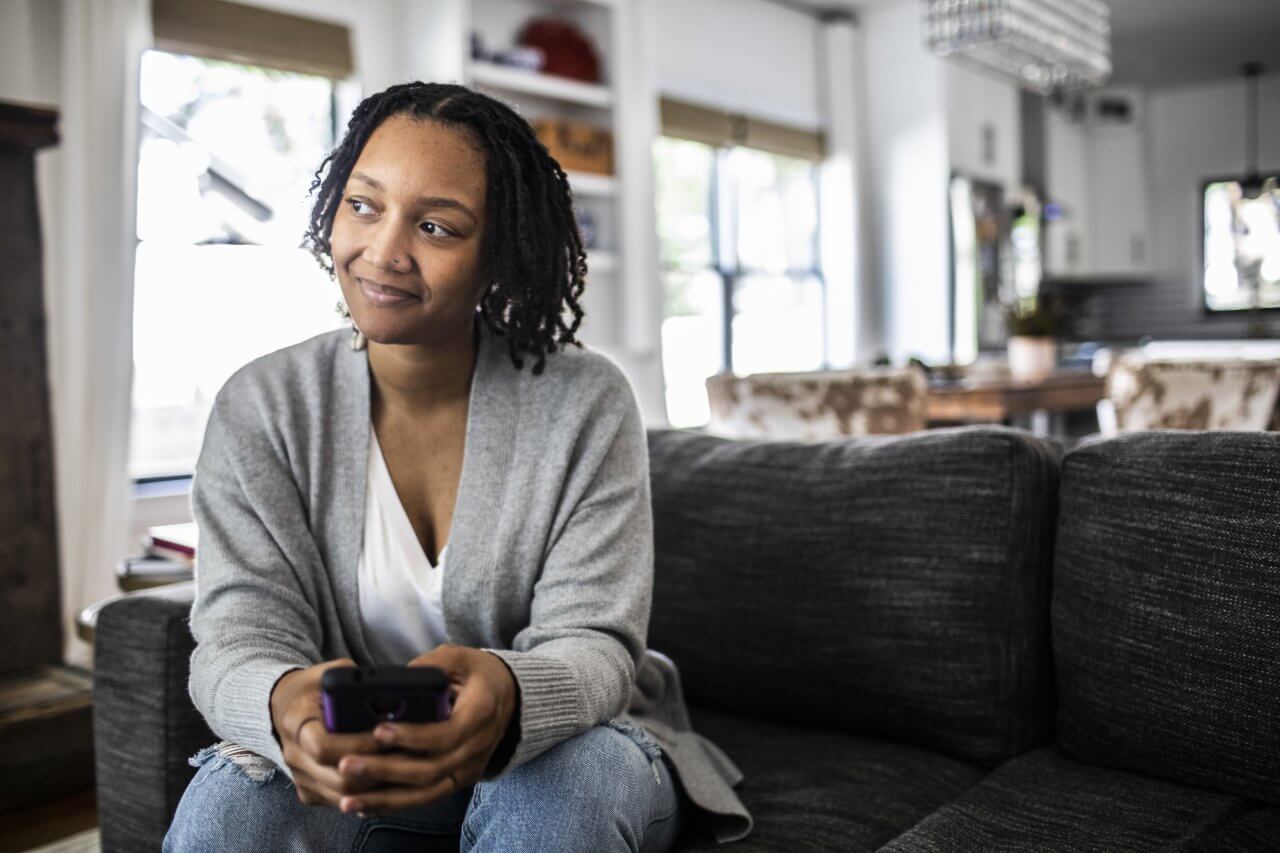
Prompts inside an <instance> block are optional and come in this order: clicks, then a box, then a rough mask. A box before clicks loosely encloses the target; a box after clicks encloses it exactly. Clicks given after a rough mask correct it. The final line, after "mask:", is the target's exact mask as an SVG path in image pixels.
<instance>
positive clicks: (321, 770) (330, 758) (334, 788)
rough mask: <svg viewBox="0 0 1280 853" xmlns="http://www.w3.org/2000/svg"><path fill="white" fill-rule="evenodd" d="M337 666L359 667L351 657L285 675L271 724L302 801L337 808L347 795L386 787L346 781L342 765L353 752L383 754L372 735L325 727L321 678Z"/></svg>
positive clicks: (276, 690)
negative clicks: (335, 732) (331, 729)
mask: <svg viewBox="0 0 1280 853" xmlns="http://www.w3.org/2000/svg"><path fill="white" fill-rule="evenodd" d="M335 666H355V661H352V660H350V659H349V658H343V659H342V660H331V661H325V662H324V663H320V664H316V665H315V666H309V667H306V668H305V669H294V670H290V671H289V672H286V673H285V674H284V675H282V676H280V678H279V679H277V680H276V683H275V686H274V687H273V688H271V725H272V727H273V728H274V729H275V735H276V740H278V741H280V747H281V751H282V752H283V753H284V760H285V763H287V764H288V765H289V769H290V770H292V771H293V782H294V786H295V787H296V788H297V789H298V799H299V800H301V801H302V802H304V803H306V804H307V805H326V806H333V807H334V808H338V803H339V801H340V800H341V798H342V796H343V795H344V794H348V795H350V794H359V793H363V792H365V791H368V790H371V789H373V788H377V787H382V783H378V782H374V781H364V780H351V779H348V778H344V777H343V776H342V774H340V773H339V772H338V769H337V768H338V761H339V760H340V759H341V758H342V756H344V755H351V754H353V753H377V752H382V751H383V747H382V745H381V744H379V743H378V741H377V740H375V739H374V737H373V732H371V731H370V732H355V733H352V734H333V733H331V732H329V730H328V729H326V728H325V725H324V707H323V705H322V703H321V698H320V678H321V677H322V676H323V675H324V672H325V670H327V669H331V668H333V667H335Z"/></svg>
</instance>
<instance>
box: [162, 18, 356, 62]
mask: <svg viewBox="0 0 1280 853" xmlns="http://www.w3.org/2000/svg"><path fill="white" fill-rule="evenodd" d="M151 17H152V30H153V32H154V38H155V46H156V48H158V49H159V50H165V51H169V52H170V53H186V54H192V55H195V56H203V57H206V58H208V59H223V60H227V61H230V62H241V63H245V64H248V65H262V66H265V67H267V68H276V69H279V70H281V71H295V72H299V73H302V74H318V75H320V76H322V77H329V78H332V79H334V80H345V79H347V78H348V77H350V76H352V74H353V73H354V72H355V64H354V63H353V62H352V59H351V34H350V32H349V31H348V30H347V28H346V27H344V26H342V25H341V24H332V23H329V22H327V21H318V20H316V19H314V18H304V17H301V16H299V15H289V14H285V13H284V12H276V11H273V10H271V9H262V8H258V7H255V6H245V5H241V4H240V3H228V2H225V0H152V4H151Z"/></svg>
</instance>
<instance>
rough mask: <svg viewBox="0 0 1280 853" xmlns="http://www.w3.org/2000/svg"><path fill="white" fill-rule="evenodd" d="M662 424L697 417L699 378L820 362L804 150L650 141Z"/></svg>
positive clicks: (703, 413) (700, 410)
mask: <svg viewBox="0 0 1280 853" xmlns="http://www.w3.org/2000/svg"><path fill="white" fill-rule="evenodd" d="M654 172H655V182H656V194H657V216H658V240H659V247H660V253H661V264H662V271H663V280H664V287H665V294H666V299H665V307H664V311H663V321H662V363H663V373H664V375H665V381H666V402H667V417H668V420H669V421H670V422H671V424H672V426H676V427H692V426H700V425H703V424H705V423H706V422H707V421H708V419H709V417H710V412H709V410H708V406H707V393H706V386H705V381H706V378H707V377H708V376H711V375H712V374H715V373H717V372H720V371H733V372H735V373H739V374H748V373H764V372H781V371H806V370H816V369H820V368H825V367H827V366H828V357H827V343H826V337H825V334H826V333H825V329H826V323H825V286H824V283H823V278H822V273H821V271H820V269H819V265H818V189H817V187H818V175H817V164H816V163H815V161H814V160H812V159H808V158H804V157H792V156H786V155H783V154H775V153H770V152H767V151H764V150H760V149H755V148H749V147H743V146H733V145H726V146H716V145H711V144H707V143H704V142H695V141H692V140H689V139H682V138H675V137H667V136H664V137H661V138H660V139H658V140H657V141H656V142H655V144H654Z"/></svg>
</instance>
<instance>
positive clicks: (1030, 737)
mask: <svg viewBox="0 0 1280 853" xmlns="http://www.w3.org/2000/svg"><path fill="white" fill-rule="evenodd" d="M649 451H650V470H651V477H652V494H653V509H654V536H655V562H656V565H655V579H654V599H653V615H652V618H651V622H650V645H651V646H652V647H653V648H655V649H657V650H659V651H662V652H664V653H666V654H668V655H670V656H671V657H672V658H673V659H674V660H675V662H676V664H677V665H678V666H679V667H680V670H681V673H682V676H683V680H684V684H685V690H686V695H687V696H688V698H689V701H690V702H692V703H695V704H697V703H700V704H702V705H704V706H707V707H712V708H720V709H723V710H728V711H732V712H738V713H749V714H752V715H754V716H760V717H768V718H773V719H777V720H783V721H791V722H796V723H804V724H809V725H816V726H830V727H833V728H838V729H841V730H844V731H846V732H852V733H858V734H864V735H870V736H877V737H885V738H889V739H893V740H901V741H905V742H909V743H917V744H920V745H922V746H927V747H931V748H934V749H937V750H939V751H942V752H945V753H947V754H949V755H953V756H955V757H957V758H964V759H968V760H973V761H978V762H981V763H983V764H985V765H986V766H994V765H995V764H996V763H998V762H999V761H1001V760H1004V759H1006V758H1009V757H1012V756H1014V755H1016V754H1018V753H1019V752H1022V751H1024V750H1026V749H1027V748H1029V747H1031V746H1034V745H1037V744H1040V743H1045V742H1047V741H1049V740H1051V739H1052V733H1053V721H1052V708H1053V701H1052V693H1051V689H1052V670H1051V656H1050V649H1049V635H1048V625H1049V582H1050V571H1051V563H1052V558H1051V547H1052V534H1053V528H1054V512H1055V502H1056V496H1057V451H1056V445H1051V444H1049V443H1047V442H1044V441H1041V440H1039V439H1037V438H1034V437H1033V436H1031V435H1030V434H1028V433H1025V432H1021V431H1017V430H1010V429H1003V428H993V427H984V428H962V429H948V430H933V431H929V432H923V433H916V434H913V435H906V436H876V437H864V438H854V439H849V440H845V441H834V442H825V443H818V444H803V443H793V442H771V441H757V440H750V441H745V440H729V439H724V438H719V437H713V436H707V435H702V434H698V433H690V432H679V431H670V430H667V431H652V432H651V433H650V436H649ZM731 754H732V753H731ZM735 758H736V756H735Z"/></svg>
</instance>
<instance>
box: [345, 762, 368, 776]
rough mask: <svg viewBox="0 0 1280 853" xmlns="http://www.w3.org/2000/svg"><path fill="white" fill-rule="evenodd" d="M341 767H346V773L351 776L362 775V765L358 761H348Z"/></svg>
mask: <svg viewBox="0 0 1280 853" xmlns="http://www.w3.org/2000/svg"><path fill="white" fill-rule="evenodd" d="M343 766H344V767H346V769H347V772H348V773H350V774H351V775H352V776H359V775H361V774H363V773H364V765H363V764H362V763H360V762H359V761H348V762H347V763H346V764H344V765H343Z"/></svg>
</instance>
